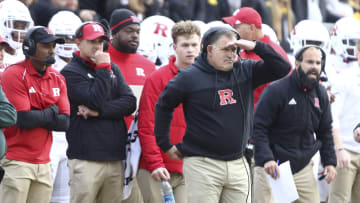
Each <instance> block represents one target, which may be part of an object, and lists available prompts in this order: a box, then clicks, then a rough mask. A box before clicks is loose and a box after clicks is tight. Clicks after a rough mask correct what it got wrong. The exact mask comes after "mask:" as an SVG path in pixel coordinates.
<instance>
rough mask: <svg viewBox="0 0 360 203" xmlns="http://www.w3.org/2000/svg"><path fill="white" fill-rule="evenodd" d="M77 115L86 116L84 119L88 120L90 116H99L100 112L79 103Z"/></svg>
mask: <svg viewBox="0 0 360 203" xmlns="http://www.w3.org/2000/svg"><path fill="white" fill-rule="evenodd" d="M77 115H78V116H82V117H84V119H85V120H86V119H87V118H88V117H89V116H91V117H97V116H99V112H97V111H94V110H91V109H89V108H88V107H87V106H85V105H79V106H78V112H77Z"/></svg>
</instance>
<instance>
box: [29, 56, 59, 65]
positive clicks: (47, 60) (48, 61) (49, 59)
mask: <svg viewBox="0 0 360 203" xmlns="http://www.w3.org/2000/svg"><path fill="white" fill-rule="evenodd" d="M29 57H30V58H31V59H33V60H35V61H40V62H43V63H45V64H46V65H52V64H54V63H55V58H54V57H52V56H49V57H46V58H38V57H34V56H29Z"/></svg>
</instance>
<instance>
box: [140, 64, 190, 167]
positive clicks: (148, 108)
mask: <svg viewBox="0 0 360 203" xmlns="http://www.w3.org/2000/svg"><path fill="white" fill-rule="evenodd" d="M174 62H175V57H171V58H170V60H169V64H168V65H166V66H163V67H161V68H160V69H159V70H157V71H155V72H153V73H152V74H151V75H150V76H149V77H148V78H147V79H146V81H145V84H144V89H143V92H142V94H141V98H140V106H139V117H138V133H139V137H140V143H141V149H142V156H141V158H140V168H143V169H146V170H148V171H150V173H152V171H153V170H155V169H157V168H160V167H164V168H166V169H167V170H168V171H169V172H170V173H182V161H178V160H173V159H170V158H169V157H168V156H167V155H166V154H165V153H164V152H163V151H161V150H160V148H159V147H158V146H157V144H156V139H155V135H154V125H155V123H154V122H155V121H154V112H155V104H156V102H157V100H158V97H159V96H160V94H161V92H162V90H163V89H164V88H165V86H166V85H167V84H168V82H169V80H171V79H172V78H173V77H174V76H175V75H176V74H177V72H178V69H177V67H176V66H175V64H174ZM185 129H186V124H185V118H184V113H183V108H182V105H180V106H178V107H177V108H176V109H175V110H174V113H173V120H172V122H171V128H170V140H171V143H172V144H174V145H175V144H177V143H178V142H181V141H182V138H183V136H184V134H185Z"/></svg>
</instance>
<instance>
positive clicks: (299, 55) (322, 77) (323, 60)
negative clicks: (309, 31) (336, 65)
mask: <svg viewBox="0 0 360 203" xmlns="http://www.w3.org/2000/svg"><path fill="white" fill-rule="evenodd" d="M311 47H314V48H316V49H318V50H320V51H321V72H320V80H321V81H323V82H326V81H327V80H328V78H327V76H326V72H325V63H326V53H325V51H324V50H323V49H322V48H321V47H319V46H315V45H307V46H304V47H302V48H301V49H300V50H299V51H298V52H297V53H296V54H295V59H296V60H297V61H302V60H303V56H302V55H303V53H304V51H305V50H307V49H308V48H311ZM321 73H323V74H321Z"/></svg>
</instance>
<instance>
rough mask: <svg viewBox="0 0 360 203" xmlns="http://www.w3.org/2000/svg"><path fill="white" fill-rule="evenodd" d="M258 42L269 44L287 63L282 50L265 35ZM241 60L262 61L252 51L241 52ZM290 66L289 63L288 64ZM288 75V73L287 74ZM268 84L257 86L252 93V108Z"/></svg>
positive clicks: (285, 55)
mask: <svg viewBox="0 0 360 203" xmlns="http://www.w3.org/2000/svg"><path fill="white" fill-rule="evenodd" d="M260 42H264V43H266V44H269V45H270V46H271V47H272V48H273V49H274V50H275V51H277V52H278V53H279V54H281V56H283V57H284V58H285V59H286V60H287V61H288V62H289V63H290V61H289V58H288V57H287V54H286V52H285V51H284V49H283V48H282V47H281V46H279V45H277V44H276V43H274V42H273V41H271V40H270V37H269V36H267V35H264V37H263V38H261V39H260ZM240 55H241V58H246V59H252V60H262V59H261V58H260V56H258V55H256V54H255V53H254V52H252V51H247V50H246V51H242V52H241V53H240ZM290 64H291V63H290ZM289 74H290V73H289ZM269 84H270V83H267V84H264V85H261V86H259V87H258V88H256V89H255V91H254V108H255V107H256V104H257V101H258V100H259V98H260V95H261V93H262V91H263V90H264V89H265V87H267V86H268V85H269Z"/></svg>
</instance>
